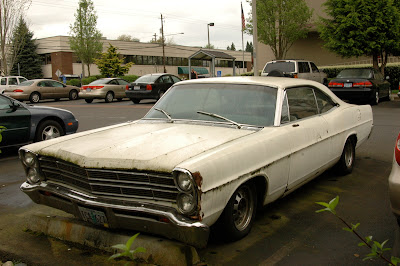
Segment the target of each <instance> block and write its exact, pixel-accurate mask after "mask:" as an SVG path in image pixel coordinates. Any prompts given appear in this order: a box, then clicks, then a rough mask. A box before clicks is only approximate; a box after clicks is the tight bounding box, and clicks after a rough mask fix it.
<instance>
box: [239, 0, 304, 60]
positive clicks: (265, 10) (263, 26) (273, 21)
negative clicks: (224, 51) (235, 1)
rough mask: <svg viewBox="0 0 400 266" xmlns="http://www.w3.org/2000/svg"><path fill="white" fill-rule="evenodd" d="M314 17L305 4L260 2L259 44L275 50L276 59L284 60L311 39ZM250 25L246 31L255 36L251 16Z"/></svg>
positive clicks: (291, 0)
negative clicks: (303, 40)
mask: <svg viewBox="0 0 400 266" xmlns="http://www.w3.org/2000/svg"><path fill="white" fill-rule="evenodd" d="M247 1H248V2H249V3H250V4H251V0H247ZM311 16H312V10H310V8H309V7H308V6H307V4H306V2H305V1H304V0H258V1H257V33H258V40H259V41H260V42H262V43H264V44H266V45H268V46H270V47H271V49H272V52H273V53H274V55H275V58H276V59H284V58H285V57H286V54H287V52H288V51H289V49H290V47H291V46H292V45H293V43H294V42H295V41H297V40H298V39H301V38H305V37H306V36H307V33H308V30H309V25H308V22H309V21H310V19H311ZM248 21H249V23H248V24H247V25H246V30H245V31H246V32H247V33H249V34H253V26H252V18H251V14H250V18H249V19H248Z"/></svg>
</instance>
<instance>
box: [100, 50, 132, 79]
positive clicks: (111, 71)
mask: <svg viewBox="0 0 400 266" xmlns="http://www.w3.org/2000/svg"><path fill="white" fill-rule="evenodd" d="M124 59H125V58H120V54H119V53H118V52H117V48H116V47H115V46H113V45H112V44H110V47H108V49H107V52H106V53H102V54H101V56H100V58H99V59H96V60H95V63H96V65H97V67H98V68H99V70H100V73H101V75H103V76H105V77H109V78H112V77H119V76H123V75H124V74H126V73H128V71H129V68H130V67H131V66H132V65H133V62H129V63H127V64H125V66H123V65H122V64H123V62H124Z"/></svg>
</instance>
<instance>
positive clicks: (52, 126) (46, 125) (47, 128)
mask: <svg viewBox="0 0 400 266" xmlns="http://www.w3.org/2000/svg"><path fill="white" fill-rule="evenodd" d="M64 134H65V133H64V130H63V128H62V127H61V125H60V124H59V123H58V122H56V121H54V120H47V121H44V122H42V123H40V124H39V126H38V128H37V130H36V135H35V141H42V140H48V139H54V138H58V137H60V136H63V135H64Z"/></svg>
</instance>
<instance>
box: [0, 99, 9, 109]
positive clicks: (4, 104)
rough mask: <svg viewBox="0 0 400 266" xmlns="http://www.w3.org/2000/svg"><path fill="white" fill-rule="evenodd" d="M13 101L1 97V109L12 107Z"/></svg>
mask: <svg viewBox="0 0 400 266" xmlns="http://www.w3.org/2000/svg"><path fill="white" fill-rule="evenodd" d="M10 105H11V101H10V100H9V99H7V98H6V97H0V109H10Z"/></svg>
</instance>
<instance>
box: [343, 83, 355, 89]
mask: <svg viewBox="0 0 400 266" xmlns="http://www.w3.org/2000/svg"><path fill="white" fill-rule="evenodd" d="M352 86H353V83H345V84H344V86H343V87H345V88H351V87H352Z"/></svg>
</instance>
